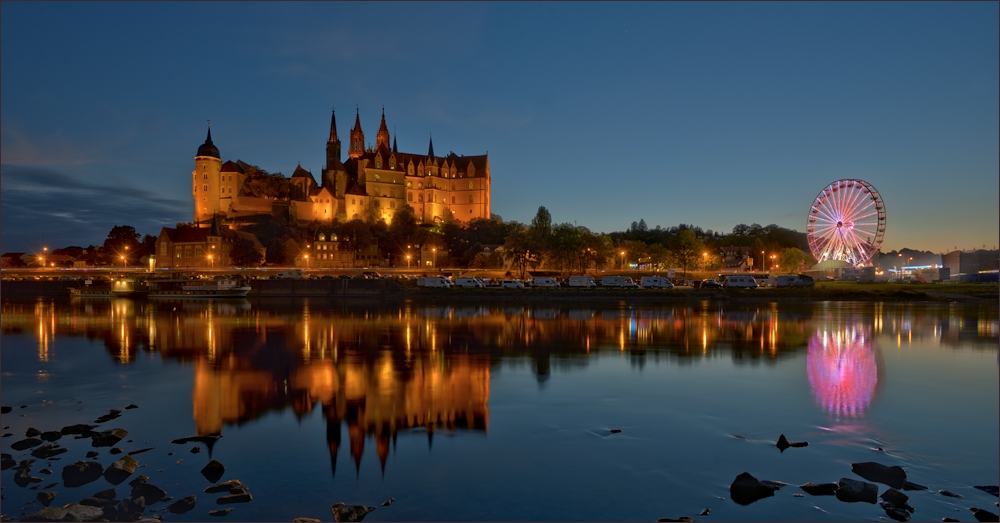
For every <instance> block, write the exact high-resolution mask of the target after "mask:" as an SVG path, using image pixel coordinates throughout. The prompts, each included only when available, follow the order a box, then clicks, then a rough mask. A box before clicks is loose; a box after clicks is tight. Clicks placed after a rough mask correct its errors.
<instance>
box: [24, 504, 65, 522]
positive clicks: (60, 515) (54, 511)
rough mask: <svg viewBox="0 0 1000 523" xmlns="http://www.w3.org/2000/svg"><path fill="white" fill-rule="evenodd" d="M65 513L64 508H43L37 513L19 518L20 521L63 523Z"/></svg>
mask: <svg viewBox="0 0 1000 523" xmlns="http://www.w3.org/2000/svg"><path fill="white" fill-rule="evenodd" d="M66 515H67V512H66V509H64V508H59V507H45V508H43V509H42V510H39V511H38V512H35V513H33V514H28V515H27V516H24V517H23V518H21V521H63V520H64V519H65V518H66Z"/></svg>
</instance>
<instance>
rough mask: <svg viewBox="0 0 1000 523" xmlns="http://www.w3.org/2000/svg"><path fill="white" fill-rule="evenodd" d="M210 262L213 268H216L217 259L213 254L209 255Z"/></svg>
mask: <svg viewBox="0 0 1000 523" xmlns="http://www.w3.org/2000/svg"><path fill="white" fill-rule="evenodd" d="M208 262H209V263H211V264H212V268H213V269H214V268H215V258H213V257H212V255H211V254H209V255H208Z"/></svg>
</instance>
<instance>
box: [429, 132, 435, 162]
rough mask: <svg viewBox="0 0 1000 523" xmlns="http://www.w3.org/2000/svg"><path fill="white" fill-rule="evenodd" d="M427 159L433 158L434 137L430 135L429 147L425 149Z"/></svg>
mask: <svg viewBox="0 0 1000 523" xmlns="http://www.w3.org/2000/svg"><path fill="white" fill-rule="evenodd" d="M427 157H428V158H434V135H433V134H432V135H431V143H430V146H428V147H427Z"/></svg>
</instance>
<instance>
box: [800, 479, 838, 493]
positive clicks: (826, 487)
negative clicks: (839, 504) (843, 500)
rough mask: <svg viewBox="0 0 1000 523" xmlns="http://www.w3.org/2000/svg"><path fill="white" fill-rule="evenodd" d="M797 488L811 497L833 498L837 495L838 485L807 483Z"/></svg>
mask: <svg viewBox="0 0 1000 523" xmlns="http://www.w3.org/2000/svg"><path fill="white" fill-rule="evenodd" d="M799 488H800V489H802V490H804V491H806V494H809V495H811V496H833V495H834V494H836V493H837V489H838V488H840V485H838V484H836V483H813V482H812V481H810V482H809V483H804V484H802V485H799Z"/></svg>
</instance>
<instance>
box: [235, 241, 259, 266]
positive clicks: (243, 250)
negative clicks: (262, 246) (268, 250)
mask: <svg viewBox="0 0 1000 523" xmlns="http://www.w3.org/2000/svg"><path fill="white" fill-rule="evenodd" d="M229 258H230V260H232V263H233V265H234V266H236V267H256V266H258V265H260V264H261V262H263V261H264V257H263V256H261V254H260V252H259V251H258V250H257V247H256V246H255V245H254V243H253V242H252V241H250V240H248V239H246V238H236V240H234V241H233V245H232V247H230V249H229Z"/></svg>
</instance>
